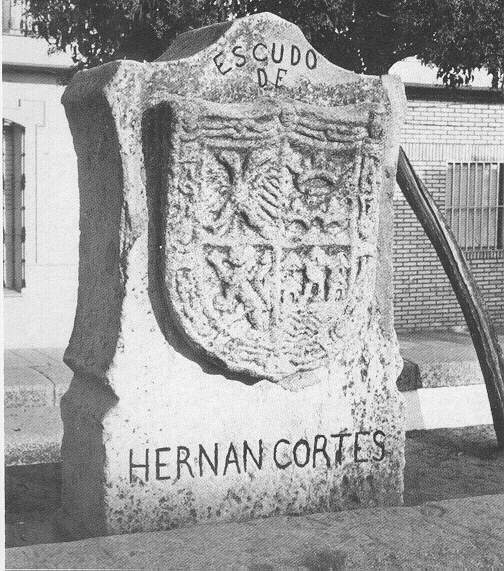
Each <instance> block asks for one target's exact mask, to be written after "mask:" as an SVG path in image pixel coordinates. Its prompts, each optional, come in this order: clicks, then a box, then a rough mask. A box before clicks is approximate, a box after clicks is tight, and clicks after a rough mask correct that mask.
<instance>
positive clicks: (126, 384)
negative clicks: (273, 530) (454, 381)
mask: <svg viewBox="0 0 504 571" xmlns="http://www.w3.org/2000/svg"><path fill="white" fill-rule="evenodd" d="M282 52H283V56H281V54H282ZM265 58H266V59H265ZM291 58H292V59H291ZM298 58H299V59H298ZM266 80H267V81H266ZM64 104H65V107H66V110H67V114H68V118H69V121H70V125H71V128H72V132H73V136H74V141H75V148H76V151H77V155H78V158H79V184H80V189H81V222H80V225H81V244H80V277H79V301H78V307H77V315H76V320H75V327H74V331H73V334H72V338H71V341H70V345H69V347H68V349H67V352H66V357H65V360H66V362H67V364H69V365H70V366H71V367H72V369H73V370H74V371H75V377H74V380H73V381H72V384H71V386H70V389H69V391H68V393H67V394H66V395H65V396H64V398H63V400H62V415H63V421H64V425H65V435H64V440H63V448H62V457H63V510H64V518H63V519H65V518H66V525H68V526H71V525H73V528H72V530H73V531H72V532H73V533H74V534H75V535H89V534H96V535H98V534H107V533H124V532H132V531H140V530H153V529H166V528H169V527H173V526H176V525H183V524H186V523H192V522H200V521H214V520H231V519H243V518H248V517H254V516H265V515H270V514H275V513H290V514H293V513H301V512H310V511H317V510H321V509H327V510H338V509H344V508H347V507H355V506H362V505H377V504H385V503H392V504H393V503H399V502H400V501H401V494H402V468H403V463H404V459H403V447H404V431H403V412H402V401H401V399H400V397H399V393H398V391H397V388H396V386H395V382H396V379H397V375H398V373H399V371H400V367H401V363H400V361H401V360H400V357H399V354H398V350H397V342H396V338H395V334H394V331H393V326H392V319H391V315H392V308H391V289H390V288H391V282H392V280H391V251H390V250H391V222H392V216H391V208H392V205H391V200H392V194H393V185H394V179H395V176H394V174H395V160H396V156H397V144H398V128H399V125H400V121H401V117H402V113H403V110H404V95H403V90H402V86H401V85H400V84H399V82H397V81H396V80H395V79H393V78H390V77H382V78H378V77H365V76H358V75H355V74H353V73H350V72H347V71H345V70H341V69H339V68H337V67H335V66H333V65H332V64H330V63H329V62H328V61H327V60H325V59H324V58H323V57H322V56H321V55H320V54H317V53H316V52H315V51H314V50H313V49H312V48H311V47H310V45H309V44H308V43H307V42H306V39H305V38H304V37H303V36H302V34H301V32H300V30H299V29H298V28H297V27H295V26H293V25H291V24H289V23H288V22H285V21H284V20H281V19H280V18H277V17H275V16H273V15H271V14H258V15H255V16H251V17H248V18H244V19H242V20H237V21H235V22H228V23H226V24H219V25H217V26H213V27H210V28H205V29H202V30H198V31H195V32H191V33H189V34H187V35H183V36H181V37H180V38H179V39H178V40H177V41H176V42H175V43H174V44H173V46H172V47H171V48H170V50H168V52H166V53H165V54H164V56H163V57H162V58H160V61H158V62H155V63H152V64H145V63H144V64H140V63H136V62H128V61H124V62H115V63H111V64H108V65H105V66H102V67H100V68H97V69H94V70H91V71H87V72H82V73H79V74H77V75H76V76H75V78H74V79H73V81H72V83H71V84H70V85H69V87H68V88H67V91H66V93H65V96H64ZM70 520H72V523H70Z"/></svg>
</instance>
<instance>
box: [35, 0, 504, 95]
mask: <svg viewBox="0 0 504 571" xmlns="http://www.w3.org/2000/svg"><path fill="white" fill-rule="evenodd" d="M29 11H30V15H31V17H32V20H33V22H34V30H35V33H36V34H37V35H39V36H41V37H43V38H45V39H46V40H48V41H49V42H50V43H52V44H53V45H54V47H55V48H56V49H66V48H68V47H71V48H72V50H73V54H74V59H75V61H76V62H77V63H78V65H79V66H80V67H89V66H93V65H96V64H99V63H103V62H106V61H109V60H111V59H115V58H118V57H119V58H120V57H127V58H130V59H137V60H143V59H145V60H148V61H150V60H153V59H155V58H156V57H158V56H159V55H160V54H161V53H162V51H163V50H164V49H166V47H167V46H168V45H169V43H170V42H171V41H172V40H173V38H174V37H175V36H176V35H177V34H178V33H180V32H183V31H185V30H188V29H192V28H197V27H199V26H202V25H207V24H209V23H213V22H217V21H222V20H226V19H228V18H230V17H239V16H243V15H246V14H251V13H256V12H261V11H269V12H273V13H275V14H278V15H279V16H282V17H284V18H286V19H287V20H290V21H292V22H294V23H296V24H298V25H299V26H300V28H301V29H302V30H303V32H304V33H305V35H306V36H307V38H308V40H309V41H310V42H311V43H312V44H313V45H314V47H315V48H316V49H318V50H319V51H320V52H321V53H323V54H324V55H325V56H326V57H327V58H328V59H329V60H331V61H332V62H334V63H335V64H337V65H340V66H341V67H344V68H347V69H352V70H354V71H356V72H366V73H371V74H381V73H386V72H387V71H388V69H389V68H390V67H391V66H392V65H393V64H394V63H395V62H396V61H400V60H401V59H403V58H405V57H407V56H412V55H416V56H418V57H420V58H421V59H422V61H423V62H424V63H433V64H435V65H436V66H438V68H439V74H440V77H442V78H443V80H444V82H445V83H446V84H448V85H452V86H456V85H460V84H463V83H470V81H471V79H472V73H473V71H474V70H475V69H477V68H480V67H485V68H486V69H487V70H488V71H489V73H490V74H491V75H492V78H493V86H494V87H498V86H501V87H502V86H503V85H504V2H503V0H291V1H290V2H286V1H285V0H226V1H224V2H219V1H218V0H31V1H30V9H29Z"/></svg>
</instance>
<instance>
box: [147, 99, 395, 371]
mask: <svg viewBox="0 0 504 571" xmlns="http://www.w3.org/2000/svg"><path fill="white" fill-rule="evenodd" d="M170 103H171V102H169V101H167V102H166V106H167V109H172V110H173V111H172V112H171V113H169V112H168V110H166V111H164V112H163V110H160V111H159V112H158V115H157V117H156V119H157V121H156V123H157V125H158V128H159V130H160V131H161V136H162V134H163V133H166V134H168V133H169V140H168V142H167V143H166V145H165V147H164V151H165V153H164V155H162V156H161V157H160V163H161V164H166V165H169V170H168V172H166V176H165V177H164V178H163V182H164V181H166V182H165V184H166V186H165V187H163V188H162V191H164V192H165V193H166V200H165V203H164V216H165V218H164V231H165V239H164V257H165V274H164V278H165V283H166V290H167V295H168V298H169V300H170V302H171V305H172V308H173V312H174V316H175V318H176V320H177V324H178V325H179V327H180V329H181V331H182V332H183V333H185V335H186V336H187V338H188V339H189V340H190V342H192V343H194V344H195V345H197V346H198V347H200V348H201V349H203V350H204V351H205V352H206V353H207V354H208V355H210V356H212V357H214V358H216V359H218V360H219V361H220V362H222V363H223V364H225V366H226V367H228V368H229V369H231V370H233V371H236V372H245V373H250V374H252V375H255V376H257V377H259V378H267V379H271V380H274V381H278V380H282V379H287V378H288V377H290V376H292V375H293V374H295V373H299V372H302V371H309V370H311V369H317V368H319V367H327V366H328V365H329V363H330V362H332V361H334V360H336V359H338V358H339V356H340V355H341V354H342V348H343V344H344V341H343V339H344V338H345V337H348V335H351V334H354V335H357V334H358V332H359V330H360V329H361V328H362V327H363V325H364V324H363V323H362V318H361V319H360V320H355V321H354V322H353V331H351V330H350V331H349V329H348V327H347V323H348V321H349V320H351V319H352V316H353V314H354V308H355V306H356V305H357V304H362V303H369V300H368V299H366V290H367V289H369V288H370V285H371V284H370V281H371V280H373V279H374V273H373V267H372V266H374V263H375V258H376V237H377V223H378V203H379V190H380V177H381V172H380V161H381V158H382V156H383V149H384V128H383V123H384V119H383V117H382V116H380V115H378V114H376V113H374V114H373V113H370V111H369V109H368V108H366V107H363V106H355V105H354V106H350V105H348V106H343V108H341V107H340V108H336V109H319V108H317V107H315V106H313V105H308V104H304V103H299V102H297V101H295V100H291V99H282V100H277V99H272V98H267V97H262V98H258V99H257V100H256V101H254V102H252V103H243V104H214V103H209V102H203V101H202V102H199V103H191V104H189V105H186V106H182V105H171V104H170ZM384 114H385V109H383V113H382V115H384ZM371 258H372V259H373V260H372V261H371V262H370V259H371Z"/></svg>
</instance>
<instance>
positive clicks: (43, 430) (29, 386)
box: [4, 331, 504, 465]
mask: <svg viewBox="0 0 504 571" xmlns="http://www.w3.org/2000/svg"><path fill="white" fill-rule="evenodd" d="M398 337H399V344H400V347H401V354H402V356H403V359H404V369H403V372H402V374H401V376H400V377H399V379H398V383H397V384H398V387H399V389H400V390H401V391H403V392H405V393H406V394H409V395H410V398H409V399H407V403H406V404H407V410H408V411H409V410H411V411H412V412H411V414H410V416H413V415H414V414H415V411H417V412H418V411H420V412H421V414H420V415H417V417H419V419H418V418H416V419H413V421H412V423H410V425H409V428H422V427H423V426H427V427H439V426H441V425H442V422H443V416H444V417H446V414H444V412H446V406H448V404H449V403H450V402H452V403H456V400H455V397H456V395H453V394H452V393H453V391H452V392H449V391H448V392H447V394H446V395H445V394H444V393H443V394H441V393H442V391H440V392H439V394H438V393H436V394H434V395H433V396H432V395H431V397H429V398H430V400H429V399H428V398H427V397H428V396H429V395H427V397H426V396H425V395H423V396H422V399H423V400H422V401H421V399H420V397H419V393H420V392H421V391H419V389H422V390H423V389H430V388H438V389H439V388H443V387H450V388H451V389H453V388H454V387H466V388H467V389H469V390H468V391H466V392H464V393H463V394H462V396H461V400H462V401H465V402H466V403H469V405H468V406H472V405H471V402H473V403H474V406H473V408H474V409H480V408H482V406H485V407H486V408H487V409H488V406H487V402H486V400H487V397H486V393H485V389H484V386H483V384H484V381H483V377H482V374H481V369H480V366H479V363H478V360H477V357H476V353H475V351H474V348H473V345H472V341H471V338H470V336H469V334H468V333H465V332H460V333H457V332H452V331H429V332H416V333H409V334H406V333H400V334H399V336H398ZM499 339H500V342H501V346H504V335H501V336H500V337H499ZM63 352H64V350H63V349H62V348H37V349H7V350H6V351H5V357H4V359H5V361H4V362H5V365H4V367H5V375H4V377H5V463H6V465H22V464H33V463H37V462H58V461H59V454H60V452H59V449H60V443H61V438H62V436H63V427H62V424H61V419H60V413H59V401H60V398H61V396H62V395H63V393H64V392H65V391H66V389H67V388H68V386H69V384H70V380H71V378H72V372H71V371H70V369H69V368H68V367H67V366H66V365H65V364H64V363H63ZM478 385H479V386H478ZM473 389H476V392H475V391H474V390H473ZM412 391H416V392H412ZM417 393H418V394H417ZM411 395H413V397H412V396H411ZM443 398H444V399H445V400H442V399H443ZM425 403H427V404H425ZM436 403H437V404H438V405H439V409H440V410H439V411H438V412H436V415H435V416H436V418H434V419H432V420H430V419H428V418H427V417H428V410H427V409H429V408H430V409H433V407H434V408H435V405H436ZM455 408H457V410H458V413H459V416H460V418H459V419H458V424H457V425H458V426H459V425H464V415H466V416H467V418H468V420H467V424H480V423H486V422H490V421H491V417H490V415H489V410H487V411H486V413H485V414H484V415H481V414H479V413H478V414H475V415H472V416H471V415H470V414H469V415H468V413H465V412H464V411H463V410H462V409H463V407H462V406H461V405H460V404H459V403H456V407H455ZM417 409H418V410H417ZM426 410H427V412H425V411H426ZM461 411H462V412H461ZM455 412H456V411H455ZM476 412H477V411H476ZM426 419H427V421H428V422H427V424H426ZM422 423H423V424H422ZM429 423H431V424H430V425H429ZM440 423H441V424H440Z"/></svg>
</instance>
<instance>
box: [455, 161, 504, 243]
mask: <svg viewBox="0 0 504 571" xmlns="http://www.w3.org/2000/svg"><path fill="white" fill-rule="evenodd" d="M446 216H447V219H448V223H449V225H450V226H451V229H452V231H453V233H454V234H455V238H456V239H457V242H458V244H459V246H460V247H461V248H465V249H467V250H500V249H502V248H503V247H504V245H503V242H504V164H503V163H493V162H453V163H448V170H447V175H446Z"/></svg>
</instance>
